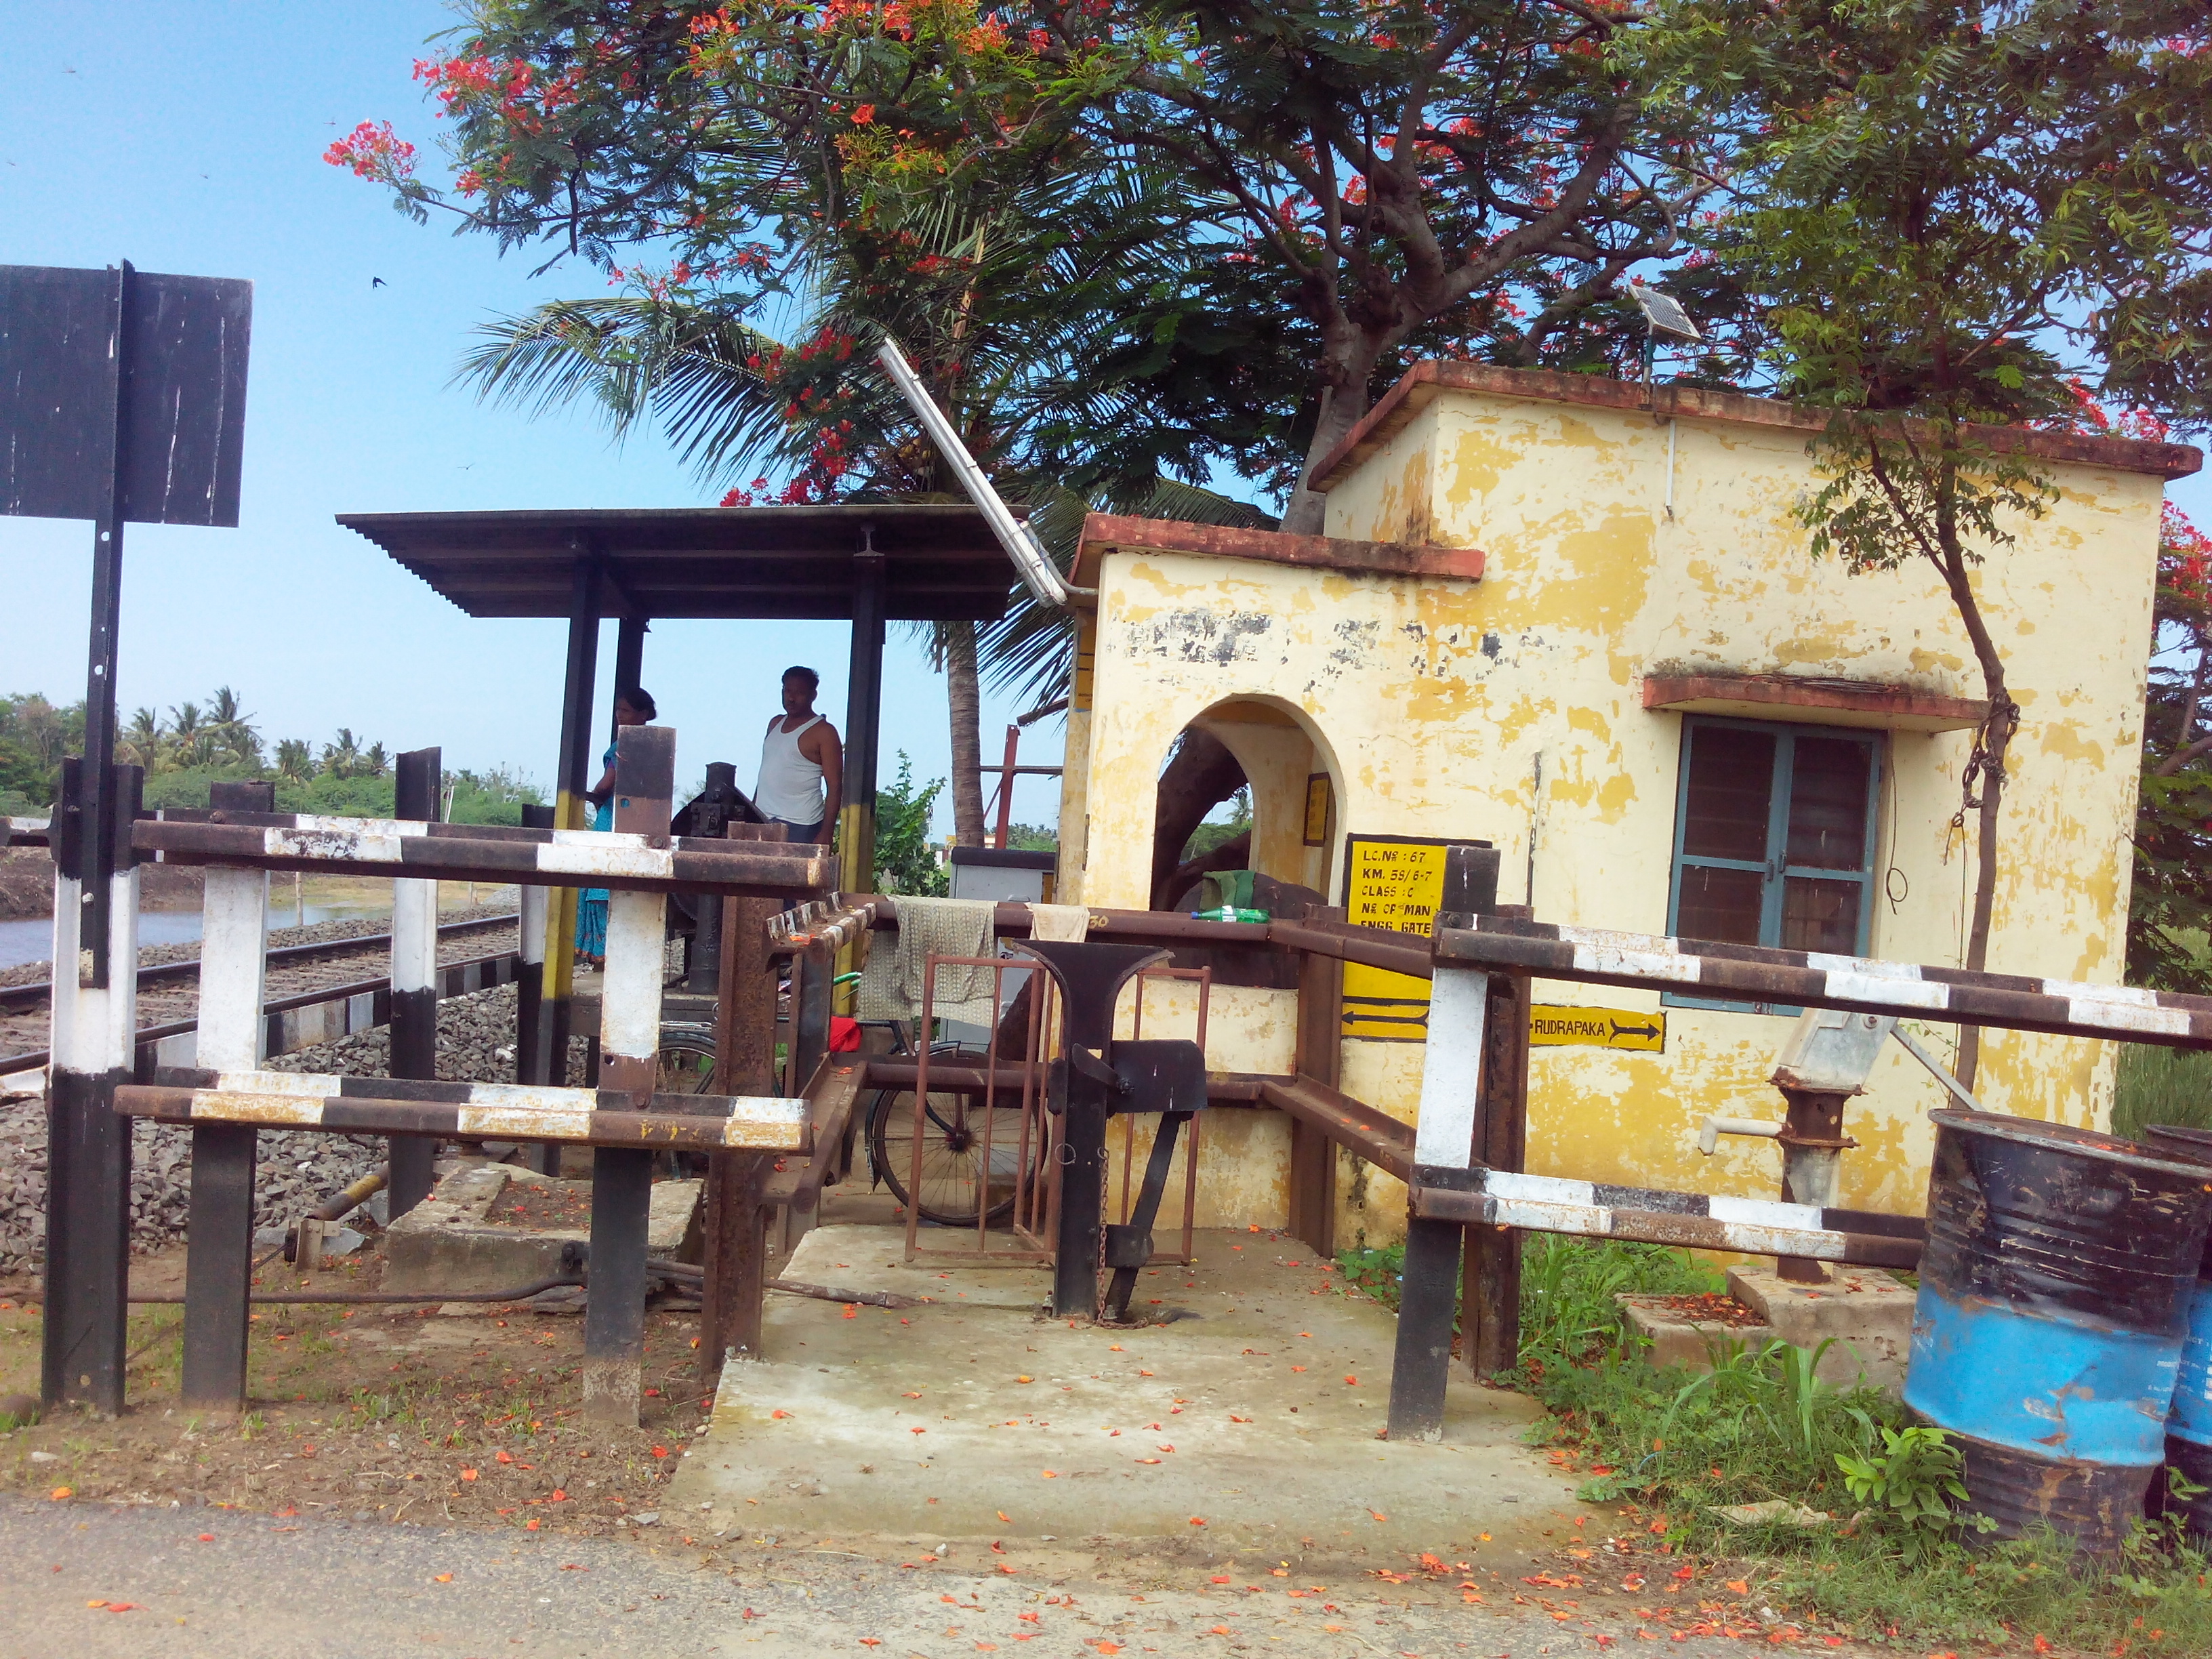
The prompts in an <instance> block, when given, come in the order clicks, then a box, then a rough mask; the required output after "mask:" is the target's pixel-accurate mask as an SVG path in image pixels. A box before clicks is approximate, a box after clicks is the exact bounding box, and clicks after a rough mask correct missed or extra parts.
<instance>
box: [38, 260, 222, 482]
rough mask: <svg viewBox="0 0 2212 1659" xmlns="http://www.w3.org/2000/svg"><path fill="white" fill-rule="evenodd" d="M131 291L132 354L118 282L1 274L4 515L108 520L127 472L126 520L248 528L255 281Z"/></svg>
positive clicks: (159, 282) (138, 285)
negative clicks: (241, 494) (245, 505)
mask: <svg viewBox="0 0 2212 1659" xmlns="http://www.w3.org/2000/svg"><path fill="white" fill-rule="evenodd" d="M121 291H122V293H123V295H125V298H124V300H123V302H122V325H123V338H122V340H121V341H120V342H119V343H118V341H117V340H116V338H115V334H116V326H115V325H116V320H117V298H116V296H117V292H118V284H117V281H116V273H115V272H114V271H112V270H64V269H60V268H57V267H53V266H46V265H0V513H11V514H17V515H21V516H25V517H31V518H46V519H100V518H103V517H104V516H105V515H106V501H107V493H108V490H109V489H110V488H111V480H112V479H115V472H116V470H117V469H116V467H115V465H114V464H115V463H116V462H117V461H119V462H120V463H121V466H120V469H119V471H120V477H119V480H115V481H116V482H119V483H120V484H121V489H122V500H121V502H120V507H121V511H120V513H119V515H118V516H120V517H121V518H122V519H123V520H125V521H128V522H131V523H134V524H197V525H222V526H235V525H236V524H237V523H238V477H239V458H240V452H241V447H242V441H243V438H244V435H245V430H246V344H247V336H248V334H249V333H250V331H251V325H252V317H253V284H252V283H249V282H242V281H239V280H237V279H235V278H231V277H222V276H161V275H158V274H156V273H155V272H151V271H133V272H131V277H130V281H129V282H128V283H126V284H125V285H123V287H122V289H121ZM118 349H119V350H120V353H121V357H122V362H123V364H124V373H123V375H122V386H121V388H120V390H121V394H122V395H121V398H120V402H121V410H120V416H119V418H118V410H117V407H116V403H117V398H116V392H117V385H116V369H115V356H116V354H117V352H118ZM118 438H119V440H120V443H119V446H118ZM118 450H119V453H118Z"/></svg>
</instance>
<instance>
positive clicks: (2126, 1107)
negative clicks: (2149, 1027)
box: [2112, 1042, 2212, 1140]
mask: <svg viewBox="0 0 2212 1659" xmlns="http://www.w3.org/2000/svg"><path fill="white" fill-rule="evenodd" d="M2154 1123H2167V1124H2173V1125H2177V1126H2179V1127H2184V1128H2190V1129H2212V1053H2205V1052H2203V1051H2200V1050H2196V1049H2190V1048H2162V1047H2160V1046H2159V1045H2157V1044H2154V1043H2148V1042H2129V1043H2123V1044H2122V1045H2121V1047H2120V1066H2119V1076H2118V1079H2117V1082H2116V1085H2115V1089H2114V1092H2113V1097H2112V1133H2114V1134H2116V1135H2121V1136H2124V1137H2125V1138H2126V1139H2130V1140H2132V1139H2135V1138H2136V1136H2137V1135H2139V1134H2141V1133H2142V1131H2143V1130H2144V1129H2146V1128H2148V1127H2149V1126H2150V1125H2152V1124H2154Z"/></svg>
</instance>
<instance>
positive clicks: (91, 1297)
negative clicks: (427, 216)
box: [40, 259, 143, 1412]
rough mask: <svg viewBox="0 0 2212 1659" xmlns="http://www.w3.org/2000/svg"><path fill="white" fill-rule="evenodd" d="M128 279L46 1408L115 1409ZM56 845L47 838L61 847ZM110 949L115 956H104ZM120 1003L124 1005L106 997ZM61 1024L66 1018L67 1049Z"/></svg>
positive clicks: (51, 1252)
mask: <svg viewBox="0 0 2212 1659" xmlns="http://www.w3.org/2000/svg"><path fill="white" fill-rule="evenodd" d="M134 276H135V273H134V272H133V270H132V269H131V262H130V261H129V260H127V259H125V260H124V261H122V262H121V263H120V264H118V266H117V267H116V270H115V286H114V293H113V303H112V307H111V308H110V310H109V312H108V317H107V323H108V341H109V348H108V350H107V353H106V362H107V367H108V371H109V379H108V385H107V395H108V401H109V409H110V411H111V412H110V414H109V415H108V416H107V417H106V419H105V420H104V421H103V422H102V423H101V435H102V436H103V437H104V438H105V439H106V454H105V455H103V456H101V457H100V460H99V463H98V465H100V483H99V487H98V495H97V497H96V500H95V503H94V515H93V538H92V629H91V638H90V641H89V643H88V649H87V652H86V656H87V658H88V661H87V664H86V670H85V697H84V756H83V759H82V763H81V764H80V765H79V767H78V769H77V771H76V779H75V785H76V787H75V790H74V793H73V797H72V796H71V795H70V793H67V792H66V791H65V795H64V801H63V802H58V803H57V804H56V809H55V817H56V826H55V827H56V829H58V830H61V829H63V828H64V826H63V825H62V823H61V822H60V820H61V819H62V818H63V817H64V815H65V814H66V815H69V816H73V817H74V819H75V823H74V824H73V825H71V826H70V828H69V829H67V830H66V831H65V832H64V833H68V834H70V836H72V837H73V844H74V848H75V854H74V862H75V865H76V868H75V869H74V870H72V871H70V872H62V871H61V869H60V860H59V858H58V857H57V860H56V869H57V873H56V877H55V880H54V920H55V927H54V945H55V948H54V981H55V994H54V997H53V1000H52V1024H53V1037H52V1041H51V1042H49V1043H48V1045H47V1047H48V1049H49V1051H50V1052H51V1053H52V1055H53V1059H52V1062H51V1065H50V1066H49V1072H48V1075H49V1078H50V1079H51V1083H50V1086H49V1087H48V1089H47V1091H46V1146H47V1170H46V1185H47V1202H46V1323H45V1328H44V1335H43V1338H42V1354H41V1365H40V1390H41V1394H42V1396H43V1398H44V1399H45V1401H46V1404H47V1405H48V1406H53V1405H58V1404H59V1403H60V1402H61V1401H64V1400H78V1401H85V1402H87V1403H88V1404H90V1405H92V1406H93V1407H96V1408H97V1409H99V1410H100V1411H104V1412H119V1411H121V1410H122V1409H123V1373H124V1321H125V1314H126V1312H127V1309H128V1300H127V1298H128V1297H129V1292H130V1287H129V1280H130V1253H129V1236H130V1230H131V1126H130V1125H129V1124H128V1123H126V1122H124V1121H121V1120H120V1119H118V1117H117V1116H116V1115H115V1085H116V1084H117V1083H118V1082H120V1081H128V1075H127V1074H128V1073H129V1070H130V1067H131V1061H132V1058H133V1054H132V1048H131V1030H132V1028H133V1027H134V1026H135V1025H136V1024H137V998H138V962H137V939H138V923H137V877H136V875H135V874H134V873H131V872H132V871H133V868H134V865H135V860H134V859H133V858H132V856H131V852H130V845H131V842H130V834H131V819H132V818H133V817H136V816H137V807H138V796H137V787H138V784H137V783H132V784H130V785H128V786H127V787H125V784H124V780H123V779H122V778H121V776H120V775H119V774H118V770H117V769H116V766H115V662H116V641H117V637H118V633H119V631H120V629H121V625H122V614H123V519H124V513H125V507H126V503H125V500H124V477H125V465H127V463H128V460H129V454H128V450H127V446H126V436H127V434H128V431H129V422H128V421H127V420H126V418H125V409H126V403H125V399H126V396H127V393H128V391H129V387H130V384H131V346H132V341H131V327H130V319H131V285H132V281H133V278H134ZM131 771H132V772H134V773H135V772H136V771H137V769H136V768H132V769H131ZM139 782H143V778H141V779H140V780H139ZM126 794H127V799H123V798H122V797H124V796H125V795H126ZM118 831H119V832H120V834H119V839H120V842H121V848H122V856H121V858H120V859H118V857H117V843H118ZM59 850H60V849H59V847H58V845H57V847H56V852H57V854H58V853H59ZM65 875H66V877H67V880H66V882H65V880H64V876H65ZM65 885H66V887H67V889H68V890H67V891H64V886H65ZM118 901H122V902H127V903H128V906H129V908H130V911H131V914H130V915H129V916H128V917H123V916H119V915H118V914H117V913H118V908H121V905H120V903H119V902H118ZM64 903H67V904H68V905H70V907H71V908H72V914H71V915H70V919H69V924H68V926H67V927H64V926H63V925H62V908H63V906H64ZM64 934H66V940H64ZM118 941H120V942H121V943H122V944H123V945H125V949H124V950H123V951H121V952H119V953H118V951H116V948H115V947H116V945H117V943H118ZM64 944H66V946H67V949H66V953H64ZM118 954H120V956H121V958H122V959H121V961H120V962H119V963H118V962H115V961H114V960H113V958H114V957H116V956H117V955H118ZM72 964H74V966H72ZM111 969H112V972H111ZM64 979H67V980H69V981H70V982H71V983H72V984H73V985H74V986H76V987H78V994H76V995H74V996H70V997H67V998H65V997H64V994H63V991H62V988H61V986H62V981H64ZM65 1001H66V1002H67V1004H68V1005H69V1006H68V1009H67V1012H66V1013H65V1012H64V1002H65ZM118 1001H119V1002H120V1003H121V1004H122V1006H121V1008H120V1010H118V1009H117V1008H116V1007H115V1006H113V1005H114V1004H115V1003H117V1002H118ZM118 1014H119V1016H120V1025H119V1028H118ZM65 1023H66V1024H69V1026H70V1032H69V1036H68V1046H67V1047H66V1048H65V1047H64V1024H65Z"/></svg>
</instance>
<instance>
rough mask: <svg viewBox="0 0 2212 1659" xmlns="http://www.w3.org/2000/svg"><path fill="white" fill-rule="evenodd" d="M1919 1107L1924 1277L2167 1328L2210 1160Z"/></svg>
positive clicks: (2081, 1316) (2080, 1314)
mask: <svg viewBox="0 0 2212 1659" xmlns="http://www.w3.org/2000/svg"><path fill="white" fill-rule="evenodd" d="M1929 1116H1930V1117H1931V1118H1932V1119H1933V1120H1934V1121H1935V1124H1936V1156H1935V1159H1934V1163H1933V1164H1932V1166H1931V1168H1930V1170H1929V1201H1928V1248H1927V1250H1926V1253H1925V1254H1924V1255H1923V1257H1922V1259H1921V1268H1920V1272H1921V1279H1922V1282H1923V1285H1934V1286H1935V1287H1936V1288H1938V1289H1939V1290H1941V1291H1943V1292H1944V1293H1945V1294H1947V1295H1948V1296H1950V1297H1972V1298H1976V1299H1978V1300H1986V1301H1990V1302H1996V1303H2008V1304H2015V1305H2019V1306H2021V1307H2023V1308H2025V1307H2031V1306H2032V1307H2038V1308H2041V1309H2043V1310H2049V1311H2053V1312H2063V1315H2065V1316H2069V1317H2070V1318H2073V1319H2076V1320H2080V1321H2083V1322H2087V1323H2089V1324H2092V1325H2097V1326H2103V1327H2107V1328H2134V1329H2140V1330H2143V1331H2145V1332H2152V1331H2165V1332H2170V1333H2171V1334H2173V1335H2174V1336H2175V1337H2176V1338H2177V1339H2178V1338H2179V1334H2180V1332H2181V1331H2182V1329H2183V1328H2184V1327H2185V1325H2186V1322H2187V1319H2188V1303H2189V1298H2190V1297H2191V1294H2192V1293H2193V1291H2194V1288H2195V1284H2196V1279H2197V1271H2198V1268H2199V1267H2200V1266H2201V1265H2202V1262H2203V1255H2204V1242H2205V1238H2206V1228H2207V1224H2208V1223H2212V1209H2208V1206H2207V1200H2208V1198H2212V1168H2208V1167H2207V1166H2206V1165H2204V1164H2196V1163H2181V1162H2176V1161H2173V1160H2171V1159H2167V1158H2160V1157H2158V1156H2156V1155H2154V1154H2153V1153H2150V1152H2146V1151H2144V1150H2143V1149H2142V1147H2140V1146H2137V1145H2136V1143H2135V1142H2133V1141H2130V1140H2123V1139H2120V1138H2119V1137H2118V1136H2117V1135H2110V1134H2105V1133H2100V1132H2099V1131H2097V1130H2094V1129H2077V1128H2075V1127H2072V1126H2070V1125H2068V1124H2063V1123H2046V1122H2043V1121H2038V1120H2033V1119H2028V1118H2018V1117H2008V1116H2004V1115H1999V1114H1997V1113H1993V1112H1962V1111H1938V1112H1932V1113H1930V1114H1929ZM2178 1219H2180V1220H2183V1221H2184V1225H2180V1226H2177V1225H2175V1223H2176V1221H2177V1220H2178ZM2192 1227H2193V1230H2194V1241H2193V1243H2192V1242H2191V1230H2192ZM2184 1246H2186V1248H2184Z"/></svg>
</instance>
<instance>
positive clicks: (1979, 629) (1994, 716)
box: [1942, 525, 2020, 1089]
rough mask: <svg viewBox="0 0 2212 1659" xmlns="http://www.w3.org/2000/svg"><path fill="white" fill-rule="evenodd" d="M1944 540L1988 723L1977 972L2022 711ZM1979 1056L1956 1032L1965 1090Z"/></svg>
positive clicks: (1971, 925)
mask: <svg viewBox="0 0 2212 1659" xmlns="http://www.w3.org/2000/svg"><path fill="white" fill-rule="evenodd" d="M1942 539H1943V542H1944V547H1943V556H1944V564H1943V580H1944V583H1945V585H1946V586H1948V588H1949V589H1950V591H1951V602H1952V604H1953V605H1955V606H1957V607H1958V611H1959V620H1960V622H1962V623H1965V624H1966V636H1967V638H1969V639H1970V640H1972V641H1973V646H1974V656H1975V659H1976V660H1977V661H1978V662H1979V663H1980V665H1981V670H1982V688H1983V690H1984V694H1985V695H1986V696H1988V698H1989V702H1990V713H1989V718H1988V720H1986V722H1985V723H1984V725H1983V726H1982V727H1981V729H1980V730H1979V731H1978V732H1976V733H1975V743H1976V745H1977V747H1978V750H1979V751H1980V766H1979V769H1978V775H1977V774H1976V772H1975V769H1974V768H1973V763H1972V762H1970V763H1968V764H1969V775H1968V777H1967V779H1966V787H1967V789H1968V790H1969V791H1971V790H1972V788H1973V787H1974V786H1975V784H1976V783H1977V782H1978V783H1979V785H1980V788H1981V792H1982V796H1981V807H1980V811H1979V816H1978V819H1977V821H1976V823H1975V832H1974V855H1975V860H1976V865H1977V867H1976V869H1975V872H1974V911H1973V916H1972V920H1971V921H1969V922H1968V923H1967V927H1966V962H1965V963H1964V964H1963V965H1964V966H1966V968H1969V969H1973V970H1974V971H1976V972H1979V971H1981V970H1983V969H1986V968H1987V967H1988V966H1989V959H1990V922H1991V920H1992V918H1993V917H1994V916H1995V915H1996V895H1997V821H1998V817H1999V813H2000V811H2001V809H2002V805H2003V800H2004V786H2005V757H2006V756H2007V755H2008V753H2009V752H2010V750H2011V748H2012V739H2013V733H2014V732H2015V731H2017V730H2018V729H2019V726H2020V709H2019V708H2018V706H2017V705H2015V703H2014V702H2013V700H2012V697H2011V696H2010V694H2009V693H2008V691H2007V690H2006V687H2005V671H2004V659H2003V658H2002V657H2001V656H2000V655H1998V653H1997V647H1996V641H1995V640H1993V639H1991V638H1990V630H1989V625H1988V623H1986V622H1984V619H1983V617H1982V610H1981V604H1980V601H1979V600H1978V599H1976V598H1975V597H1974V589H1973V585H1972V582H1970V581H1969V580H1967V573H1966V556H1965V552H1964V550H1962V549H1961V548H1960V546H1959V545H1958V542H1957V538H1956V534H1955V532H1954V531H1953V530H1952V528H1951V526H1948V525H1946V526H1943V531H1942ZM1981 1052H1982V1032H1981V1028H1980V1027H1979V1026H1978V1025H1962V1026H1960V1028H1959V1063H1958V1068H1957V1075H1958V1079H1959V1081H1960V1082H1961V1083H1963V1084H1964V1085H1966V1087H1967V1088H1969V1089H1972V1087H1973V1086H1974V1073H1975V1072H1976V1071H1977V1070H1978V1067H1979V1066H1980V1063H1981Z"/></svg>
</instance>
